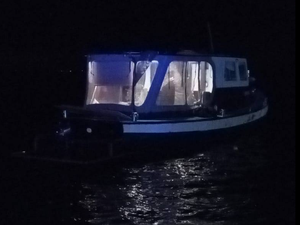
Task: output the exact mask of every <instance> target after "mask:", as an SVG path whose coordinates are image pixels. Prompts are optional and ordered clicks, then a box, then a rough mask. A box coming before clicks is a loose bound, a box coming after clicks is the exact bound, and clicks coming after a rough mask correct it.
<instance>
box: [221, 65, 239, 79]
mask: <svg viewBox="0 0 300 225" xmlns="http://www.w3.org/2000/svg"><path fill="white" fill-rule="evenodd" d="M224 76H225V81H236V80H237V79H236V68H235V62H225V72H224Z"/></svg>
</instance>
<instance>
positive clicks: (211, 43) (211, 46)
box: [207, 22, 215, 53]
mask: <svg viewBox="0 0 300 225" xmlns="http://www.w3.org/2000/svg"><path fill="white" fill-rule="evenodd" d="M207 29H208V34H209V41H210V51H211V53H214V52H215V48H214V43H213V39H212V33H211V28H210V23H209V22H207Z"/></svg>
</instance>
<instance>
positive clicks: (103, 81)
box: [19, 51, 268, 163]
mask: <svg viewBox="0 0 300 225" xmlns="http://www.w3.org/2000/svg"><path fill="white" fill-rule="evenodd" d="M59 112H60V115H61V117H60V119H59V121H58V123H57V127H56V129H55V130H54V131H53V133H52V134H51V135H50V136H51V138H49V135H48V136H42V135H38V136H37V137H36V138H35V141H34V145H35V147H34V151H32V152H29V153H27V152H26V153H25V152H23V153H21V154H19V156H20V155H21V156H24V155H26V157H29V158H39V159H45V160H50V161H51V160H52V161H62V162H80V163H87V162H98V161H99V160H100V161H101V160H104V159H109V158H113V157H119V156H121V155H126V154H129V153H131V152H137V151H141V148H135V150H133V149H134V148H133V145H134V144H136V143H142V144H143V145H144V146H145V145H146V143H147V141H148V142H150V143H154V142H159V141H158V140H160V142H166V140H167V139H170V138H171V139H172V140H176V139H181V140H182V138H180V137H182V136H184V135H185V137H186V136H188V137H193V138H194V139H197V138H201V137H205V138H206V137H208V136H209V135H210V134H211V133H213V132H220V131H223V132H224V131H225V132H227V131H228V130H230V129H233V128H238V127H245V126H246V125H249V124H252V123H254V122H255V121H260V120H261V119H262V118H264V117H265V116H266V115H267V112H268V99H267V97H266V96H265V95H264V93H263V92H262V91H261V90H258V89H257V88H256V87H255V82H254V78H252V77H251V76H250V72H249V69H248V63H247V59H245V58H241V57H231V56H218V55H208V54H198V53H196V52H193V51H183V52H178V53H175V54H168V53H159V52H155V51H147V52H127V53H114V54H93V55H88V56H87V88H86V98H85V103H84V104H83V106H82V107H75V106H66V105H63V106H59ZM207 134H208V135H207ZM50 139H51V141H49V140H50ZM46 140H47V141H46ZM184 140H185V139H184ZM45 143H47V144H45ZM49 143H52V145H51V148H50V147H49V146H50V145H49ZM53 143H55V144H53ZM118 145H119V146H121V147H119V150H116V149H118V147H117V146H118ZM53 146H55V147H53ZM100 146H101V147H100ZM105 146H106V147H105ZM125 146H127V147H128V146H129V147H128V148H125ZM89 148H90V149H89ZM62 149H64V150H62ZM87 149H89V150H87ZM91 149H94V150H91ZM120 149H121V150H120ZM126 149H129V150H126Z"/></svg>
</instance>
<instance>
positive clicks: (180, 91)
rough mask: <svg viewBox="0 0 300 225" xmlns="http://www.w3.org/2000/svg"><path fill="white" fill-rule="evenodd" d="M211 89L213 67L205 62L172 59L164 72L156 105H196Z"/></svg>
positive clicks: (202, 100)
mask: <svg viewBox="0 0 300 225" xmlns="http://www.w3.org/2000/svg"><path fill="white" fill-rule="evenodd" d="M212 91H213V69H212V66H211V65H210V64H209V63H207V62H200V63H199V62H197V61H187V62H182V61H174V62H171V63H170V65H169V67H168V70H167V72H166V74H165V77H164V81H163V84H162V86H161V89H160V92H159V95H158V98H157V101H156V104H157V105H165V106H168V105H186V104H187V105H190V106H192V105H196V104H202V103H203V102H204V98H207V96H208V94H211V93H212Z"/></svg>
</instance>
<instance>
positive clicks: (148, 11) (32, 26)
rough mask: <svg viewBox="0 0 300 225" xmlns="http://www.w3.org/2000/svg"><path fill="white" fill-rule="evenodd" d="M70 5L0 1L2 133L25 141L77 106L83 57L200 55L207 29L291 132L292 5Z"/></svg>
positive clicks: (285, 1) (285, 0)
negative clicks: (58, 111)
mask: <svg viewBox="0 0 300 225" xmlns="http://www.w3.org/2000/svg"><path fill="white" fill-rule="evenodd" d="M78 2H79V1H78ZM78 2H76V1H34V0H32V1H25V0H24V1H9V2H2V1H1V3H0V9H1V13H0V21H1V22H0V40H1V41H0V60H1V66H0V72H1V76H2V78H3V79H2V81H3V82H2V84H1V86H2V88H1V89H2V93H4V95H3V101H4V102H3V107H4V109H5V110H3V111H4V114H5V117H2V118H5V123H4V126H3V127H2V130H3V132H4V133H5V134H11V135H10V136H16V137H21V136H22V137H23V136H24V132H25V133H26V132H27V133H29V134H28V135H27V136H28V139H30V138H29V137H30V136H31V134H32V133H34V132H33V131H28V127H32V124H42V122H41V121H43V120H45V119H47V118H51V113H52V111H51V109H52V107H53V106H54V105H57V104H80V103H82V101H83V98H84V93H85V90H84V88H85V74H84V72H85V69H86V66H85V63H86V58H85V57H84V55H86V54H89V53H95V52H98V53H101V52H109V51H130V50H135V51H138V50H159V51H176V50H180V49H193V50H196V51H199V52H203V53H206V52H209V50H210V49H209V36H208V32H207V23H208V22H209V23H210V25H211V28H212V35H213V42H214V46H215V52H216V53H219V54H226V55H238V56H245V57H247V58H248V63H249V67H250V70H251V73H252V75H253V76H254V77H256V78H257V79H258V84H259V85H260V86H261V87H262V88H263V89H264V91H265V92H266V93H267V95H268V96H269V98H270V102H271V104H272V108H273V109H274V112H276V113H275V114H276V116H277V117H276V118H277V119H278V122H279V123H280V124H282V125H283V129H286V128H288V129H292V126H293V122H294V116H295V110H294V106H295V2H294V1H292V0H275V1H255V0H251V1H240V0H239V1H230V0H227V1H212V0H209V1H200V0H198V1H180V0H178V1H154V0H152V1H99V0H97V1H96V0H89V1H81V2H80V3H78ZM60 70H64V71H67V70H72V71H73V73H59V72H58V71H60ZM82 70H83V73H81V71H82ZM283 117H284V118H286V119H283ZM274 118H275V117H274ZM36 126H37V127H39V126H38V125H36ZM25 136H26V135H25Z"/></svg>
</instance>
